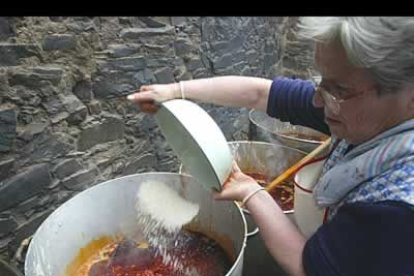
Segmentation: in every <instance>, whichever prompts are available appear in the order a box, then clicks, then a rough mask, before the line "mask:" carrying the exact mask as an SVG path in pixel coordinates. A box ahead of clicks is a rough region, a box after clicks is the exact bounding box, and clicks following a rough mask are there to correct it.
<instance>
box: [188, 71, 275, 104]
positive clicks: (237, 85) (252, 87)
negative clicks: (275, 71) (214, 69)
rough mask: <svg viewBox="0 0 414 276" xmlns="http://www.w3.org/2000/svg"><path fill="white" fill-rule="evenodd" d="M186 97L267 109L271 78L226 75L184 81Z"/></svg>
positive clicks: (207, 101)
mask: <svg viewBox="0 0 414 276" xmlns="http://www.w3.org/2000/svg"><path fill="white" fill-rule="evenodd" d="M183 84H184V92H185V97H186V98H188V99H192V100H199V101H202V102H206V103H213V104H217V105H223V106H231V107H247V108H255V109H259V110H262V111H266V109H267V100H268V97H269V90H270V86H271V84H272V81H271V80H266V79H263V78H255V77H240V76H225V77H214V78H206V79H197V80H189V81H184V82H183Z"/></svg>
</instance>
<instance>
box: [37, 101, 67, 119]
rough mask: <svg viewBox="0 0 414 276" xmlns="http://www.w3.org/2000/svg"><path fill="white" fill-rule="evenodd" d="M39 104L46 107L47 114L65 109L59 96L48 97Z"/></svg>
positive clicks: (54, 113) (53, 113)
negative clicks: (47, 99)
mask: <svg viewBox="0 0 414 276" xmlns="http://www.w3.org/2000/svg"><path fill="white" fill-rule="evenodd" d="M41 105H42V106H43V107H44V108H45V109H46V111H47V112H48V113H49V115H56V114H58V113H61V112H64V111H66V109H65V107H64V106H63V103H62V100H61V98H60V97H53V98H50V99H49V101H46V102H42V104H41Z"/></svg>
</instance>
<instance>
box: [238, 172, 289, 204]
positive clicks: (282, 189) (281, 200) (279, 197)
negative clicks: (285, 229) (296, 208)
mask: <svg viewBox="0 0 414 276" xmlns="http://www.w3.org/2000/svg"><path fill="white" fill-rule="evenodd" d="M245 174H247V175H248V176H250V177H252V178H254V179H255V180H256V181H257V182H258V183H259V184H260V185H261V186H263V187H266V185H267V184H268V183H267V181H266V176H265V175H263V174H259V173H245ZM269 194H270V195H271V196H272V197H273V199H274V200H275V201H276V203H277V204H278V205H279V206H280V207H281V208H282V210H283V211H291V210H293V196H294V185H293V182H291V181H283V182H282V183H280V184H279V185H278V186H276V187H275V188H274V189H272V190H271V191H270V192H269Z"/></svg>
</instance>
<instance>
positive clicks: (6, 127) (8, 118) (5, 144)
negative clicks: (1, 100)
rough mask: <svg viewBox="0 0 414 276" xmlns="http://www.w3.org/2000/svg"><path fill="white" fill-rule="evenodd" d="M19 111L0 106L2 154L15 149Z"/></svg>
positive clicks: (0, 148)
mask: <svg viewBox="0 0 414 276" xmlns="http://www.w3.org/2000/svg"><path fill="white" fill-rule="evenodd" d="M16 124H17V111H16V110H15V109H14V108H10V107H7V106H3V107H2V106H0V152H7V151H10V150H11V149H12V148H13V145H14V141H15V139H16V135H17V132H16Z"/></svg>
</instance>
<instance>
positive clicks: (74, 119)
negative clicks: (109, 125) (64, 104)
mask: <svg viewBox="0 0 414 276" xmlns="http://www.w3.org/2000/svg"><path fill="white" fill-rule="evenodd" d="M87 115H88V109H87V108H86V107H85V106H83V107H82V108H80V109H79V110H77V111H75V112H72V113H71V114H70V115H69V116H68V117H67V118H66V121H67V122H68V123H69V125H78V124H80V123H82V122H83V121H84V120H85V119H86V116H87Z"/></svg>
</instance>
